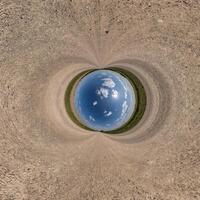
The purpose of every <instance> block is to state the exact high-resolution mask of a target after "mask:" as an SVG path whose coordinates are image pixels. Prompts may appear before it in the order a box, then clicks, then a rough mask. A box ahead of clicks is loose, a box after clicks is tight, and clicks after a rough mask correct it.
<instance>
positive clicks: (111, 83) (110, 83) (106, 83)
mask: <svg viewBox="0 0 200 200" xmlns="http://www.w3.org/2000/svg"><path fill="white" fill-rule="evenodd" d="M102 80H103V81H104V82H103V84H102V86H105V87H108V88H114V87H115V85H116V84H115V82H114V81H113V80H112V79H111V78H103V79H102Z"/></svg>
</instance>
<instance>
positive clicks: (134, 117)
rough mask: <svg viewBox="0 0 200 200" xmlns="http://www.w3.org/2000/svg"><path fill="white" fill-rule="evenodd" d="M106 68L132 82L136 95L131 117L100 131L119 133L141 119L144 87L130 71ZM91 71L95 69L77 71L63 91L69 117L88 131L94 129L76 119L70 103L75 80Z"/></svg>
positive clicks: (144, 98)
mask: <svg viewBox="0 0 200 200" xmlns="http://www.w3.org/2000/svg"><path fill="white" fill-rule="evenodd" d="M106 69H107V70H112V71H115V72H118V73H120V74H121V75H122V76H124V77H125V78H127V79H128V80H129V81H130V83H131V84H132V86H133V88H134V90H135V94H136V96H137V99H136V103H137V105H136V109H135V112H134V113H133V115H132V117H131V118H130V120H129V121H128V122H127V123H126V124H125V125H123V126H122V127H120V128H118V129H116V130H112V131H102V132H104V133H108V134H119V133H123V132H126V131H128V130H130V129H132V128H133V127H134V126H135V125H136V124H138V122H139V121H140V120H141V119H142V116H143V114H144V112H145V108H146V93H145V89H144V87H143V85H142V83H141V81H140V80H139V79H138V78H137V77H136V76H135V75H134V74H133V73H131V72H130V71H128V70H126V69H122V68H119V67H110V68H106ZM106 69H105V70H106ZM92 71H95V70H92V69H90V70H86V71H83V72H81V73H79V74H78V75H77V76H75V77H74V78H73V79H72V80H71V82H70V83H69V85H68V87H67V90H66V93H65V105H66V111H67V113H68V115H69V117H70V118H71V120H72V121H73V122H74V123H75V124H77V125H78V126H79V127H81V128H84V129H86V130H90V131H94V130H92V129H90V128H88V127H87V126H85V125H84V124H82V123H81V122H80V121H79V120H78V119H77V117H76V115H75V113H74V111H73V105H71V104H72V102H71V95H74V94H73V89H74V87H75V86H76V84H77V82H78V81H79V80H80V79H82V78H83V77H85V76H86V75H87V74H89V73H91V72H92Z"/></svg>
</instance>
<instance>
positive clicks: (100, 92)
mask: <svg viewBox="0 0 200 200" xmlns="http://www.w3.org/2000/svg"><path fill="white" fill-rule="evenodd" d="M97 94H98V95H99V96H100V97H101V99H103V98H108V95H109V91H108V89H105V88H100V90H97Z"/></svg>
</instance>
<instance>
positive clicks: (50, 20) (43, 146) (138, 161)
mask: <svg viewBox="0 0 200 200" xmlns="http://www.w3.org/2000/svg"><path fill="white" fill-rule="evenodd" d="M199 10H200V2H199V1H198V0H184V1H183V0H177V1H174V0H151V1H149V0H143V1H141V0H135V1H131V0H127V1H125V0H124V1H111V0H101V1H99V0H94V1H92V0H91V1H89V0H83V1H79V0H69V1H66V0H58V1H52V0H45V1H44V0H34V1H33V0H2V1H0V92H1V95H0V199H1V200H11V199H12V200H29V199H30V200H68V199H69V200H146V199H149V200H150V199H152V200H153V199H154V200H194V199H200V167H199V166H200V135H199V130H200V121H199V120H200V101H199V98H200V87H199V85H200V48H199V47H200V12H199ZM110 66H120V67H122V68H126V69H129V70H130V71H132V72H133V73H134V74H136V75H137V76H138V78H140V80H141V81H142V83H143V85H144V87H145V90H146V93H147V108H146V111H145V114H144V116H143V118H142V120H141V121H140V123H139V124H138V125H137V126H136V127H134V128H133V129H132V130H130V131H128V132H127V133H124V134H119V135H107V134H102V133H98V132H95V133H93V132H91V131H86V130H83V129H81V128H80V127H78V126H76V125H75V124H74V123H73V122H72V121H71V120H70V118H69V117H68V116H67V113H66V111H65V105H64V94H65V90H66V87H67V84H68V83H69V82H70V80H72V78H73V77H74V76H75V75H76V74H78V73H80V72H81V71H83V70H86V69H91V68H92V69H93V68H95V69H101V68H106V67H110Z"/></svg>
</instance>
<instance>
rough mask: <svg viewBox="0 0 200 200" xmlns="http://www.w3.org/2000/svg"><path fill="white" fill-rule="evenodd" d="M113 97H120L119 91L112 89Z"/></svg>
mask: <svg viewBox="0 0 200 200" xmlns="http://www.w3.org/2000/svg"><path fill="white" fill-rule="evenodd" d="M112 97H114V98H117V97H118V91H117V90H112Z"/></svg>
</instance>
